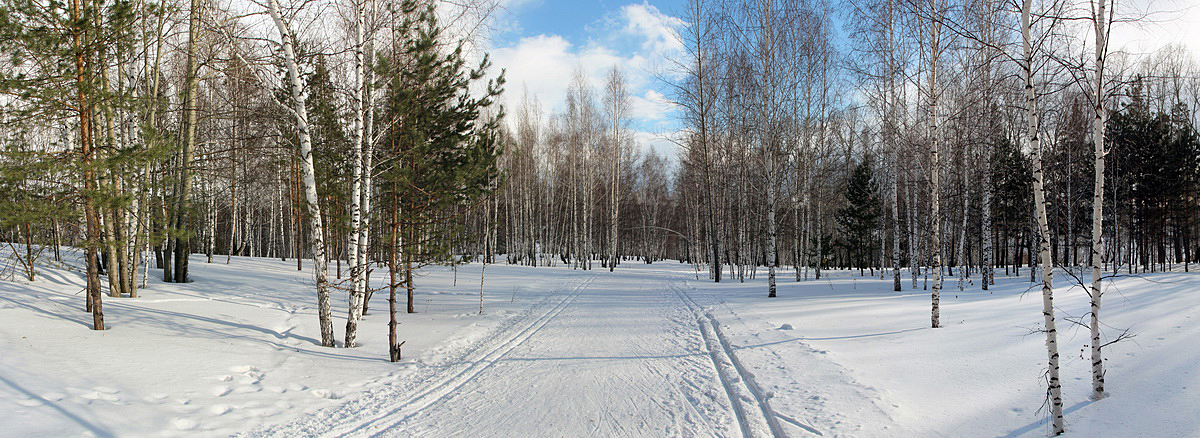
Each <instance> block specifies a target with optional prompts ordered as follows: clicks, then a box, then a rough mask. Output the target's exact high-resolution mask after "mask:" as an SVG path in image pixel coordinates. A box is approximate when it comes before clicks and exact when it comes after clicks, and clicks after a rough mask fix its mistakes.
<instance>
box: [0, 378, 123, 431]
mask: <svg viewBox="0 0 1200 438" xmlns="http://www.w3.org/2000/svg"><path fill="white" fill-rule="evenodd" d="M0 383H4V384H5V385H8V386H9V387H11V388H13V389H15V390H17V392H20V393H22V394H25V396H26V397H29V398H31V399H33V400H37V401H38V402H41V403H42V404H44V405H46V406H49V407H50V408H52V409H54V410H55V411H58V413H59V414H62V416H64V417H67V419H68V420H71V421H72V422H74V423H75V424H78V425H80V426H83V428H84V429H87V430H88V431H89V432H91V433H92V434H94V435H96V436H97V437H104V438H107V437H112V436H114V435H113V433H112V432H110V431H109V430H108V429H104V428H103V427H100V426H98V425H95V424H92V423H90V422H88V421H87V420H84V419H83V418H81V417H79V416H78V415H75V414H73V413H71V411H68V410H66V409H63V407H62V406H59V405H58V404H56V403H54V402H52V401H50V400H46V399H45V398H42V396H40V395H37V394H34V393H32V392H30V391H29V390H28V389H25V388H24V387H22V386H21V385H18V384H16V382H13V381H12V380H9V379H7V378H5V377H4V376H2V375H0Z"/></svg>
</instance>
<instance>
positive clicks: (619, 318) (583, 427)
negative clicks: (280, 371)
mask: <svg viewBox="0 0 1200 438" xmlns="http://www.w3.org/2000/svg"><path fill="white" fill-rule="evenodd" d="M602 274H607V273H602ZM602 274H601V275H592V274H590V273H582V272H581V273H580V275H579V276H577V277H575V278H574V279H573V280H572V281H570V282H568V283H567V284H565V285H564V286H563V287H562V288H561V289H560V290H559V291H558V292H557V293H555V294H551V295H549V296H548V297H546V298H545V299H544V300H543V301H542V302H540V303H538V304H537V305H535V306H534V307H533V308H532V309H531V310H530V311H528V312H526V313H525V314H523V315H521V316H518V317H515V318H513V319H512V320H511V321H509V322H508V323H506V324H505V325H504V326H502V327H501V328H500V329H498V330H497V331H496V332H495V333H494V334H493V335H492V336H490V337H488V338H487V339H484V340H482V341H481V342H478V343H476V344H475V345H473V346H471V347H469V348H467V349H466V350H467V351H465V352H463V353H462V354H461V355H459V357H457V358H456V359H455V360H450V361H447V362H446V363H443V364H439V365H433V366H429V367H427V368H425V369H421V370H418V372H417V373H415V374H418V376H417V377H416V378H414V379H412V380H411V381H409V382H407V384H406V383H405V382H395V383H388V384H384V385H382V386H379V387H376V388H373V389H372V390H368V391H367V392H365V393H364V394H363V396H362V397H360V398H357V399H355V400H351V401H349V402H347V403H346V404H345V405H343V406H340V407H338V408H335V409H330V410H324V411H321V412H318V413H316V414H315V415H312V416H308V417H305V418H303V419H301V420H300V421H297V422H294V423H290V424H284V425H279V426H276V427H273V428H270V429H266V430H262V431H258V432H255V433H252V435H274V436H295V435H296V434H304V435H323V436H345V435H352V436H430V435H437V436H467V435H469V436H486V435H495V436H512V435H513V434H514V433H521V434H538V435H547V436H560V435H566V436H582V435H600V436H647V435H653V436H712V435H721V436H733V435H739V434H742V435H747V434H748V435H756V436H757V435H768V434H772V432H775V433H778V432H779V430H780V429H779V426H778V424H777V422H776V421H775V419H774V418H771V417H773V415H771V414H770V408H769V407H767V406H766V400H765V398H764V395H763V394H762V392H761V391H760V390H759V389H758V388H757V386H756V385H755V384H754V382H753V380H752V379H750V378H748V377H747V376H748V373H746V372H745V371H744V369H743V368H742V367H741V365H740V364H739V363H737V361H736V358H732V356H730V353H731V352H732V349H731V348H730V346H729V344H728V342H727V341H725V340H724V339H723V336H722V335H721V333H720V328H719V324H717V323H716V322H715V320H714V319H713V318H712V317H711V315H707V314H705V313H704V311H703V310H702V308H701V307H700V306H699V305H697V304H696V303H695V302H694V301H692V299H691V298H690V297H689V296H688V295H687V292H686V291H685V290H684V289H682V288H679V287H676V286H675V285H674V284H673V283H672V282H671V280H675V281H678V280H679V279H674V278H669V279H664V278H663V276H662V274H661V273H651V272H647V273H637V274H630V273H627V274H625V275H621V276H613V275H602ZM731 400H733V401H732V402H731ZM768 418H770V420H768Z"/></svg>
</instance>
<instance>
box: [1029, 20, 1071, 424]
mask: <svg viewBox="0 0 1200 438" xmlns="http://www.w3.org/2000/svg"><path fill="white" fill-rule="evenodd" d="M1032 6H1033V0H1024V4H1023V6H1022V8H1021V36H1022V40H1023V42H1024V52H1025V58H1024V59H1023V64H1022V65H1021V68H1022V69H1023V70H1024V72H1023V73H1024V75H1025V115H1026V119H1027V120H1026V133H1025V135H1026V136H1027V137H1028V138H1029V145H1030V148H1032V152H1033V166H1034V167H1033V202H1034V207H1035V208H1036V210H1037V227H1038V259H1039V262H1040V264H1041V270H1042V316H1043V318H1044V319H1045V327H1044V330H1045V332H1046V356H1047V358H1048V360H1049V362H1048V367H1049V369H1047V371H1046V379H1047V382H1048V388H1047V396H1048V397H1049V399H1050V400H1049V404H1050V416H1051V423H1052V427H1053V431H1052V435H1055V436H1057V435H1062V433H1063V430H1064V429H1063V407H1062V384H1061V382H1060V380H1059V375H1058V374H1059V370H1058V359H1059V357H1058V332H1057V330H1056V329H1055V324H1054V263H1053V260H1052V259H1051V254H1050V224H1049V220H1048V219H1047V216H1046V191H1045V183H1044V180H1045V174H1044V172H1043V170H1044V163H1043V156H1042V144H1041V137H1040V136H1039V129H1038V107H1037V104H1038V101H1037V93H1036V92H1035V91H1034V88H1033V41H1032V39H1031V37H1030V9H1031V8H1032Z"/></svg>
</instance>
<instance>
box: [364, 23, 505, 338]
mask: <svg viewBox="0 0 1200 438" xmlns="http://www.w3.org/2000/svg"><path fill="white" fill-rule="evenodd" d="M402 8H403V15H404V16H405V17H406V20H405V21H408V22H406V23H400V24H399V27H398V30H399V31H400V32H403V34H402V35H400V37H401V38H402V39H401V41H400V42H399V44H400V47H399V50H398V53H393V54H391V56H385V57H384V59H382V60H381V66H380V68H379V76H380V77H381V78H385V80H386V81H387V88H386V96H385V97H386V102H385V108H384V111H383V114H382V120H383V121H386V122H388V123H386V124H384V126H383V127H382V128H383V129H384V130H385V137H384V139H383V144H382V146H383V149H385V150H384V152H383V153H384V154H385V155H387V156H385V157H383V158H385V160H384V162H383V163H382V164H381V166H380V169H379V172H380V180H381V182H382V187H383V189H384V190H383V193H382V199H383V200H384V202H385V203H386V204H390V205H388V208H389V209H390V211H389V212H388V215H389V218H388V219H389V221H390V224H388V225H389V227H388V228H389V230H390V231H389V232H390V233H391V236H390V237H389V241H390V242H391V249H390V251H391V257H390V260H389V265H390V266H389V268H390V271H391V274H392V276H393V281H392V282H391V284H392V287H391V295H392V297H391V301H392V303H393V309H392V324H391V331H392V342H391V345H392V348H393V352H392V353H393V354H392V359H393V360H399V351H398V348H399V344H398V343H397V342H395V341H396V339H395V306H394V303H395V287H396V284H397V281H396V280H395V276H396V275H397V270H399V271H400V274H402V275H403V279H402V281H403V284H404V285H405V288H406V289H407V292H408V308H407V311H408V312H409V313H413V312H415V310H416V309H415V308H414V301H413V300H414V298H413V291H414V284H413V270H414V269H416V268H417V267H419V266H420V265H423V264H427V263H435V262H447V261H452V258H451V254H450V250H451V244H452V242H453V240H454V239H452V238H451V237H452V236H453V235H454V234H455V225H453V223H454V221H451V220H450V219H452V218H453V216H455V215H458V214H461V213H462V212H463V211H465V209H462V208H458V207H461V206H463V205H467V204H469V203H471V202H473V201H475V200H477V199H479V198H480V197H482V196H484V195H486V194H488V193H491V192H493V191H494V190H495V189H496V188H497V186H498V184H499V179H500V172H499V167H498V163H497V159H498V158H499V156H500V153H501V152H502V148H501V145H500V138H501V137H500V135H499V123H500V119H501V117H502V116H503V113H502V111H499V110H491V106H492V104H493V103H494V99H495V98H496V97H497V96H498V95H499V94H500V93H501V92H502V86H503V83H504V78H503V74H501V76H500V77H498V78H496V79H492V80H489V81H488V82H487V84H486V88H484V94H483V95H482V96H480V97H476V96H473V95H472V93H471V89H470V87H471V84H472V83H473V82H475V81H478V80H481V79H483V78H484V76H485V74H486V70H487V68H488V67H489V65H490V63H489V61H488V60H487V58H486V57H485V58H484V60H483V61H482V62H480V64H479V65H478V67H476V68H474V69H466V68H464V66H465V62H466V61H465V60H464V59H463V52H462V46H461V45H459V46H458V47H456V48H454V49H453V50H447V49H446V47H445V46H444V45H443V44H444V42H443V41H442V36H441V31H442V28H441V27H440V26H439V25H438V23H437V14H436V12H435V10H434V6H433V4H432V3H430V2H427V1H406V2H404V3H403V4H402ZM397 256H400V257H402V260H396V257H397Z"/></svg>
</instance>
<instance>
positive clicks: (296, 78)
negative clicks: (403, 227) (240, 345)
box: [193, 0, 334, 347]
mask: <svg viewBox="0 0 1200 438" xmlns="http://www.w3.org/2000/svg"><path fill="white" fill-rule="evenodd" d="M193 1H199V0H193ZM269 9H270V13H271V19H272V20H273V21H274V22H275V27H276V28H277V29H278V30H279V38H280V40H281V43H282V45H283V58H284V59H283V61H284V63H285V64H286V66H287V70H288V80H289V82H290V88H291V97H292V103H293V105H294V107H293V110H292V111H293V116H295V118H296V127H297V130H298V132H297V134H298V136H299V137H300V161H301V164H302V170H303V172H304V197H305V201H306V203H307V205H308V214H309V220H308V222H309V228H308V230H309V244H310V245H311V246H312V253H313V275H314V276H315V277H316V283H317V318H318V320H319V321H320V324H321V345H322V346H325V347H333V346H334V341H333V320H332V319H331V318H330V302H329V279H328V277H327V275H328V274H327V272H326V271H327V263H328V262H327V260H326V259H325V233H324V227H323V226H322V222H321V204H320V203H319V201H318V199H319V198H318V197H317V178H316V171H315V169H314V167H313V153H312V152H313V151H312V136H311V134H310V133H311V130H310V129H309V125H308V110H307V105H306V101H307V98H308V96H307V93H306V92H305V91H304V84H303V83H302V81H301V79H300V69H299V65H298V63H297V61H296V52H295V49H293V40H294V37H293V35H292V32H291V29H290V28H289V27H288V25H287V23H285V22H284V21H283V14H282V12H280V10H279V2H278V1H277V0H270V1H269Z"/></svg>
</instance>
